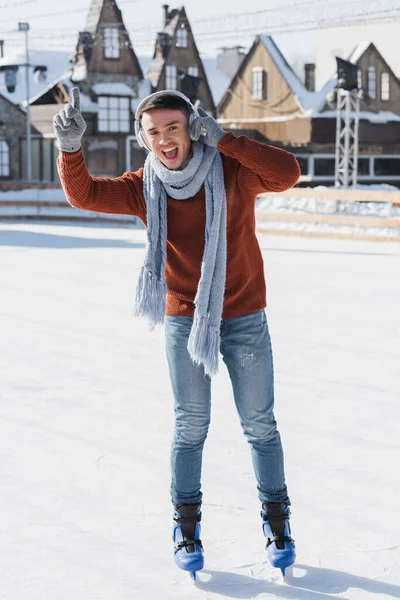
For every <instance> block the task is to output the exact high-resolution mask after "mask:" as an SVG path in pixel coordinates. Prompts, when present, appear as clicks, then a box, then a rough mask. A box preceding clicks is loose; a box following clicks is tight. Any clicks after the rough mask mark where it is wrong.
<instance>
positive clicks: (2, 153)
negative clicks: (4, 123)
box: [0, 138, 10, 177]
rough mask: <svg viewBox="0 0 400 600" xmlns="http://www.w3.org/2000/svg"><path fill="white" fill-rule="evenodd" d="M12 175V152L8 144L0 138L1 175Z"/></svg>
mask: <svg viewBox="0 0 400 600" xmlns="http://www.w3.org/2000/svg"><path fill="white" fill-rule="evenodd" d="M9 176H10V153H9V149H8V144H7V142H6V141H5V140H2V139H1V138H0V177H9Z"/></svg>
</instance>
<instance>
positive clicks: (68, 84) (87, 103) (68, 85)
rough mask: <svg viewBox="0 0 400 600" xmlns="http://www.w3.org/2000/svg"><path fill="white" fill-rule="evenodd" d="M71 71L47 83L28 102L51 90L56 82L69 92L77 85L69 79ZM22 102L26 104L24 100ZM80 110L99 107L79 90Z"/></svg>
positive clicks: (93, 110) (96, 109)
mask: <svg viewBox="0 0 400 600" xmlns="http://www.w3.org/2000/svg"><path fill="white" fill-rule="evenodd" d="M71 73H72V70H69V71H67V72H66V73H64V74H63V75H61V76H60V77H57V78H56V79H55V80H54V81H52V82H51V83H50V84H49V85H47V87H45V88H44V89H43V90H41V91H40V92H39V93H38V94H36V96H33V97H32V98H30V103H31V104H32V103H33V102H35V101H36V100H37V99H38V98H40V97H41V96H43V95H44V94H46V92H48V91H49V90H51V89H52V88H53V87H54V86H55V85H57V84H58V83H62V84H63V85H64V86H65V89H66V91H67V93H68V94H69V92H70V90H71V89H72V88H73V87H77V85H76V83H75V82H74V81H72V79H71ZM23 104H26V102H25V103H23ZM81 110H82V112H98V110H99V108H98V105H97V104H96V103H95V102H92V100H91V99H90V98H89V96H87V95H86V94H82V92H81Z"/></svg>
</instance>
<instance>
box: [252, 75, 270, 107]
mask: <svg viewBox="0 0 400 600" xmlns="http://www.w3.org/2000/svg"><path fill="white" fill-rule="evenodd" d="M252 96H253V98H254V100H266V99H267V73H266V72H265V71H264V70H263V69H262V68H261V67H254V69H253V71H252Z"/></svg>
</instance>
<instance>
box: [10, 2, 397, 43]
mask: <svg viewBox="0 0 400 600" xmlns="http://www.w3.org/2000/svg"><path fill="white" fill-rule="evenodd" d="M399 18H400V8H399V9H398V11H397V12H396V14H393V10H390V11H389V10H388V11H386V12H384V11H382V12H381V13H377V14H375V15H374V14H373V13H370V14H369V15H368V17H366V16H364V15H359V16H358V17H357V16H355V17H353V18H351V19H347V20H344V19H341V20H340V25H341V26H351V25H355V24H357V25H365V24H369V23H372V22H376V21H380V20H384V21H387V22H391V21H395V20H397V19H399ZM338 24H339V22H338V21H337V20H336V19H332V20H327V21H325V22H318V23H316V22H315V21H314V20H311V19H310V20H303V21H297V22H292V23H287V24H284V25H275V26H270V27H269V28H268V29H267V33H268V34H271V33H288V32H291V33H292V32H294V31H309V30H313V29H318V28H329V27H335V26H337V25H338ZM41 31H42V33H41V34H40V35H36V30H34V29H33V30H32V33H31V39H43V38H46V39H49V40H51V39H54V40H57V41H59V40H60V39H62V38H66V39H71V40H72V39H77V35H76V33H73V32H71V33H70V34H68V33H65V34H54V33H49V34H48V35H46V33H44V32H46V31H52V30H41ZM127 31H128V33H130V34H132V33H134V34H135V35H133V36H132V37H136V34H138V33H139V34H142V35H143V36H146V37H147V38H148V36H149V35H151V33H152V32H151V31H150V30H144V29H140V30H137V31H136V30H132V29H128V30H127ZM263 31H265V30H263V29H262V28H261V27H259V26H258V27H257V28H256V29H255V28H254V27H249V28H241V29H240V30H239V31H238V30H237V29H232V30H230V29H228V30H219V31H199V32H196V33H195V34H194V37H195V39H204V38H207V41H209V40H210V39H215V38H216V37H218V38H220V37H221V36H223V37H224V36H231V35H232V34H235V37H243V36H246V37H250V35H252V34H253V35H257V34H261V33H262V32H263ZM9 33H13V34H14V33H15V32H14V31H9ZM13 39H16V38H15V37H13ZM96 39H99V40H100V42H101V40H102V35H101V34H97V36H95V38H94V40H96ZM97 43H99V42H96V41H95V42H94V45H97ZM149 44H151V45H152V46H154V42H153V41H152V42H147V41H146V42H143V41H140V40H139V39H138V38H137V37H136V40H135V44H134V46H143V45H146V46H148V45H149ZM120 46H121V47H125V46H126V44H125V43H121V44H120Z"/></svg>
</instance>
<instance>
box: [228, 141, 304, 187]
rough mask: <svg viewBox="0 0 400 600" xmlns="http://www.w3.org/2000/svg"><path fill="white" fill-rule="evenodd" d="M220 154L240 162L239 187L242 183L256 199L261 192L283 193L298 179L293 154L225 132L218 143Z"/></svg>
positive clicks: (296, 163) (297, 170)
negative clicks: (242, 182) (243, 182)
mask: <svg viewBox="0 0 400 600" xmlns="http://www.w3.org/2000/svg"><path fill="white" fill-rule="evenodd" d="M218 150H219V151H220V152H221V154H224V155H226V156H229V157H231V158H234V159H236V160H237V161H238V162H239V165H240V167H239V173H238V176H239V184H240V183H241V181H245V183H246V186H249V187H250V188H251V190H252V192H254V193H255V194H256V195H257V194H261V193H262V192H284V191H285V190H288V189H289V188H291V187H293V186H294V185H295V184H296V183H297V181H298V179H299V177H300V167H299V163H298V162H297V160H296V158H295V156H294V154H291V153H290V152H286V150H281V149H280V148H275V147H274V146H268V145H267V144H261V143H260V142H256V141H255V140H251V139H249V138H248V137H246V136H240V137H236V136H235V135H234V134H233V133H231V132H228V133H226V134H225V135H224V137H223V138H221V140H220V141H219V143H218Z"/></svg>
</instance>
